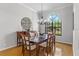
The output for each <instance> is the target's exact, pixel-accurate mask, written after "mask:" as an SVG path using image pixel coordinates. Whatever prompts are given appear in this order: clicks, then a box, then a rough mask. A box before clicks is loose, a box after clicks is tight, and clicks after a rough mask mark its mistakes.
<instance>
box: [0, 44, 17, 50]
mask: <svg viewBox="0 0 79 59" xmlns="http://www.w3.org/2000/svg"><path fill="white" fill-rule="evenodd" d="M12 47H16V45H13V46H10V47H6V48H2V49H0V51H3V50H6V49H9V48H12Z"/></svg>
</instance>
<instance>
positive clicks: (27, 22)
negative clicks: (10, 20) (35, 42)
mask: <svg viewBox="0 0 79 59" xmlns="http://www.w3.org/2000/svg"><path fill="white" fill-rule="evenodd" d="M31 24H32V23H31V20H30V18H28V17H24V18H23V19H22V20H21V26H22V28H23V29H24V30H26V31H28V30H30V28H31Z"/></svg>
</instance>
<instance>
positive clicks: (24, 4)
mask: <svg viewBox="0 0 79 59" xmlns="http://www.w3.org/2000/svg"><path fill="white" fill-rule="evenodd" d="M19 5H22V6H23V7H25V8H28V9H30V10H31V11H34V12H37V11H36V10H35V9H33V8H31V7H29V6H27V5H25V4H24V3H19Z"/></svg>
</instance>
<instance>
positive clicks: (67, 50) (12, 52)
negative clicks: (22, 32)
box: [0, 43, 73, 56]
mask: <svg viewBox="0 0 79 59" xmlns="http://www.w3.org/2000/svg"><path fill="white" fill-rule="evenodd" d="M56 48H60V49H62V52H61V53H62V56H72V55H73V52H72V46H71V45H68V44H63V43H56ZM0 56H22V52H21V47H14V48H10V49H7V50H4V51H0Z"/></svg>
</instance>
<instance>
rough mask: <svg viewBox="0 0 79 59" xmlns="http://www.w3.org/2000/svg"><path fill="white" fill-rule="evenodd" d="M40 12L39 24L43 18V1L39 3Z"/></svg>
mask: <svg viewBox="0 0 79 59" xmlns="http://www.w3.org/2000/svg"><path fill="white" fill-rule="evenodd" d="M40 14H41V17H40V24H42V23H43V20H44V19H43V18H44V17H43V3H41V13H40Z"/></svg>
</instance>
